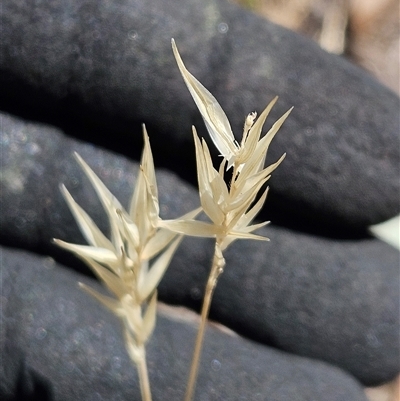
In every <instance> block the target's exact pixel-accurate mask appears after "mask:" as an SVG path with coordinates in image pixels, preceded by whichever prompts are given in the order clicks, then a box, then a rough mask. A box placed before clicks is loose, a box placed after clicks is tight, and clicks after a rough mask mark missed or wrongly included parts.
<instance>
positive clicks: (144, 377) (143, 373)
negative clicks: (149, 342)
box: [137, 346, 151, 401]
mask: <svg viewBox="0 0 400 401" xmlns="http://www.w3.org/2000/svg"><path fill="white" fill-rule="evenodd" d="M137 369H138V373H139V383H140V392H141V394H142V401H151V391H150V382H149V374H148V372H147V362H146V352H145V349H144V346H143V358H139V360H138V361H137Z"/></svg>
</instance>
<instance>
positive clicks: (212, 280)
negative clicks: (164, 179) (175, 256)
mask: <svg viewBox="0 0 400 401" xmlns="http://www.w3.org/2000/svg"><path fill="white" fill-rule="evenodd" d="M224 266H225V259H224V258H223V256H222V253H221V251H220V247H219V243H218V241H217V242H216V244H215V253H214V258H213V265H212V267H211V272H210V275H209V276H208V280H207V285H206V291H205V294H204V299H203V306H202V308H201V318H200V326H199V330H198V332H197V337H196V344H195V348H194V352H193V358H192V363H191V366H190V375H189V380H188V384H187V388H186V394H185V401H191V400H192V398H193V395H194V390H195V387H196V381H197V374H198V370H199V364H200V356H201V350H202V348H203V340H204V332H205V329H206V323H207V319H208V314H209V312H210V306H211V301H212V297H213V294H214V290H215V287H216V285H217V281H218V277H219V275H220V274H221V273H222V271H223V268H224Z"/></svg>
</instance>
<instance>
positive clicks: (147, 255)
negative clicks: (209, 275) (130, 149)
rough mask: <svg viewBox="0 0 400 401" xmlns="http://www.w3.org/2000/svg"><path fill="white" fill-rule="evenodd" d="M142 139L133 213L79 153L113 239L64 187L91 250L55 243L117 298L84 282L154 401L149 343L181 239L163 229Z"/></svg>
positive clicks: (147, 150) (146, 146)
mask: <svg viewBox="0 0 400 401" xmlns="http://www.w3.org/2000/svg"><path fill="white" fill-rule="evenodd" d="M143 137H144V149H143V153H142V159H141V165H140V170H139V174H138V177H137V181H136V186H135V190H134V193H133V196H132V200H131V203H130V208H129V213H128V212H127V211H126V210H125V209H124V208H123V206H122V205H121V204H120V203H119V201H118V200H117V199H116V198H115V196H114V195H113V194H112V193H111V192H110V191H109V190H108V189H107V188H106V186H105V185H104V184H103V183H102V181H101V180H100V179H99V178H98V177H97V175H96V174H95V173H94V172H93V170H92V169H91V168H90V167H89V166H88V165H87V164H86V163H85V161H84V160H83V159H82V158H81V157H80V156H79V155H78V154H77V153H75V157H76V159H77V161H78V163H79V164H80V166H81V167H82V169H83V171H84V173H85V174H86V176H87V177H88V179H89V181H90V182H91V184H92V185H93V188H94V189H95V191H96V193H97V195H98V198H99V199H100V201H101V203H102V206H103V208H104V210H105V211H106V213H107V215H108V220H109V225H110V231H111V239H108V238H107V237H106V236H105V235H104V234H103V233H102V232H101V231H100V229H99V228H98V227H97V225H96V224H95V223H94V222H93V220H92V219H91V218H90V216H89V215H88V214H87V213H86V212H85V211H84V210H83V209H82V208H81V207H80V206H79V205H78V204H77V203H76V202H75V200H74V199H73V197H72V196H71V194H70V193H69V192H68V190H67V189H66V188H65V186H64V185H62V186H61V192H62V194H63V196H64V198H65V200H66V202H67V204H68V206H69V208H70V210H71V212H72V214H73V216H74V217H75V220H76V222H77V223H78V225H79V228H80V230H81V232H82V234H83V236H84V237H85V239H86V241H87V242H88V243H89V245H77V244H70V243H67V242H64V241H61V240H58V239H55V240H54V242H55V243H56V244H57V245H59V246H60V247H62V248H64V249H67V250H69V251H71V252H74V253H75V254H76V255H77V256H78V257H79V258H81V259H82V260H83V261H84V262H86V264H87V265H88V266H89V267H90V268H91V269H92V270H93V272H94V273H95V274H96V275H97V277H98V278H99V279H100V280H101V281H102V282H103V283H104V284H105V286H106V287H107V288H108V290H109V291H110V292H111V293H112V294H113V295H114V297H110V296H106V295H103V294H101V293H99V292H98V291H96V290H94V289H93V288H91V287H89V286H87V285H86V284H83V283H79V284H80V286H81V287H82V288H83V289H84V290H86V291H87V292H88V293H89V294H91V295H92V296H93V297H94V298H96V299H97V300H98V301H100V302H101V303H102V304H103V305H104V306H106V307H107V308H108V309H110V310H111V311H112V312H113V313H114V314H115V315H117V316H118V317H119V318H120V319H121V321H122V323H123V330H124V336H125V342H126V347H127V350H128V353H129V355H130V357H131V359H132V360H133V361H134V362H135V363H136V364H137V365H138V369H139V374H141V380H140V382H141V390H142V399H143V400H150V399H151V396H150V388H149V385H148V378H147V369H146V368H145V343H146V342H147V341H148V339H149V338H150V336H151V334H152V332H153V329H154V326H155V322H156V303H157V286H158V284H159V282H160V280H161V278H162V277H163V275H164V273H165V271H166V269H167V267H168V265H169V263H170V261H171V259H172V256H173V255H174V252H175V251H176V249H177V247H178V245H179V243H180V241H181V238H182V236H181V235H177V234H176V233H173V232H171V231H170V230H166V229H163V228H159V227H158V224H159V222H160V221H161V219H160V217H159V202H158V190H157V182H156V176H155V171H154V163H153V157H152V153H151V149H150V143H149V138H148V135H147V132H146V130H145V128H144V127H143ZM200 210H201V209H200V208H198V209H197V210H194V211H192V212H190V213H188V214H187V215H185V216H182V217H181V219H186V218H188V219H193V218H194V217H195V216H196V215H197V214H198V213H199V212H200ZM150 262H151V263H150Z"/></svg>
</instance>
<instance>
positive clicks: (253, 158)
mask: <svg viewBox="0 0 400 401" xmlns="http://www.w3.org/2000/svg"><path fill="white" fill-rule="evenodd" d="M172 49H173V52H174V55H175V59H176V62H177V64H178V67H179V70H180V72H181V74H182V77H183V79H184V81H185V83H186V85H187V87H188V89H189V92H190V94H191V95H192V97H193V100H194V101H195V103H196V105H197V107H198V109H199V111H200V113H201V115H202V117H203V120H204V123H205V125H206V128H207V131H208V133H209V135H210V137H211V139H212V141H213V143H214V145H215V146H216V148H217V149H218V150H219V152H220V154H221V156H222V157H223V160H222V162H221V163H220V165H219V167H218V169H216V168H214V166H213V162H212V159H211V155H210V151H209V148H208V146H207V143H206V141H205V140H204V139H201V140H200V139H199V137H198V135H197V133H196V129H195V128H194V127H193V137H194V142H195V148H196V163H197V179H198V186H199V194H200V202H201V206H202V208H203V210H204V212H205V213H206V214H207V216H208V217H209V219H210V220H211V221H210V222H209V223H207V222H201V221H196V220H193V219H192V220H188V219H185V220H174V221H164V222H163V223H162V225H163V227H166V228H169V229H171V230H173V231H175V232H177V233H181V234H186V235H193V236H202V237H213V238H215V251H214V260H213V264H212V267H211V271H210V275H209V279H208V282H207V286H206V290H205V296H204V301H203V308H202V315H201V323H200V328H199V332H198V336H197V340H196V346H195V351H194V356H193V362H192V367H191V372H190V376H189V381H188V388H187V392H186V397H185V400H186V401H190V400H191V399H192V397H193V393H194V387H195V382H196V377H197V370H198V364H199V359H200V352H201V347H202V341H203V336H204V328H205V322H206V320H207V316H208V311H209V308H210V304H211V299H212V294H213V291H214V289H215V286H216V284H217V281H218V277H219V275H220V274H221V273H222V272H223V270H224V267H225V259H224V256H223V252H224V251H225V249H226V248H227V247H228V246H229V245H230V244H231V243H232V242H233V241H235V240H237V239H255V240H261V241H267V240H268V238H265V237H263V236H260V235H257V234H254V233H253V232H254V231H256V230H257V229H259V228H260V227H263V226H265V225H266V224H268V222H263V223H258V224H252V221H253V219H254V218H255V217H256V215H257V214H258V212H259V211H260V210H261V208H262V207H263V205H264V202H265V200H266V197H267V192H268V188H267V189H263V188H264V185H265V183H266V182H267V181H268V179H269V178H270V176H271V173H272V172H273V171H274V170H275V169H276V168H277V167H278V166H279V164H280V163H281V162H282V161H283V159H284V157H285V154H283V155H282V156H281V158H280V159H279V160H277V161H276V162H275V163H273V164H271V165H269V166H267V167H264V164H265V159H266V156H267V151H268V147H269V145H270V143H271V141H272V139H273V138H274V136H275V135H276V133H277V132H278V130H279V128H280V127H281V126H282V124H283V123H284V121H285V120H286V118H287V117H288V115H289V114H290V112H291V110H292V109H290V110H288V111H287V112H286V113H285V114H284V115H283V116H282V117H281V118H280V119H279V120H277V121H276V122H275V123H274V124H273V126H272V128H271V129H270V130H269V131H268V132H267V133H266V134H265V135H264V136H263V137H261V131H262V127H263V125H264V122H265V120H266V118H267V116H268V114H269V112H270V110H271V109H272V107H273V106H274V104H275V103H276V101H277V98H275V99H273V100H272V101H271V102H270V103H269V105H268V106H267V107H266V108H265V110H264V111H263V112H262V113H261V115H260V117H259V118H258V119H257V114H256V113H250V114H249V115H248V116H247V118H246V119H245V123H244V127H243V135H242V140H241V142H240V143H238V142H237V141H236V140H235V137H234V135H233V133H232V129H231V126H230V123H229V120H228V118H227V116H226V114H225V113H224V111H223V109H222V107H221V106H220V105H219V103H218V102H217V100H216V99H215V98H214V96H213V95H212V94H211V93H210V92H209V91H208V90H207V89H206V88H205V87H204V86H203V85H202V84H201V83H200V82H199V81H198V80H197V79H196V78H195V77H194V76H193V75H192V74H191V73H190V72H189V71H188V70H187V68H186V67H185V65H184V63H183V61H182V58H181V56H180V54H179V52H178V49H177V47H176V44H175V41H174V40H173V39H172ZM230 169H232V175H231V178H230V181H229V183H228V184H227V183H226V182H225V179H224V175H225V170H227V171H228V170H230ZM260 191H262V194H261V196H260V197H259V198H258V199H257V197H258V196H259V192H260Z"/></svg>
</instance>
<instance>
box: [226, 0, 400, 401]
mask: <svg viewBox="0 0 400 401" xmlns="http://www.w3.org/2000/svg"><path fill="white" fill-rule="evenodd" d="M232 1H233V2H236V3H238V4H240V5H241V6H243V7H245V8H247V9H250V10H252V11H253V12H255V13H257V14H259V15H262V16H264V17H266V18H267V19H269V20H270V21H272V22H275V23H277V24H279V25H281V26H284V27H286V28H288V29H291V30H294V31H296V32H298V33H300V34H302V35H305V36H308V37H310V38H311V39H313V40H314V41H315V42H317V43H318V44H319V45H320V46H321V47H322V48H323V49H325V50H326V51H328V52H331V53H335V54H338V55H341V56H343V57H345V58H347V59H349V60H350V61H352V62H353V63H355V64H357V65H358V66H360V67H361V68H363V69H365V70H367V71H369V72H370V73H371V74H372V75H374V76H375V77H376V78H377V79H378V80H379V81H380V82H381V83H383V84H384V85H386V86H387V87H389V88H390V89H392V90H393V91H394V92H396V93H397V94H400V77H399V64H400V3H399V1H398V0H232ZM399 118H400V117H399ZM399 146H400V135H399ZM399 179H400V178H399ZM375 231H377V232H375ZM375 231H374V234H375V235H377V236H378V237H381V238H382V239H385V238H384V237H385V236H388V237H390V238H394V240H392V241H393V243H394V245H396V242H397V246H398V243H399V218H397V220H393V221H392V222H391V223H390V224H387V225H386V227H384V228H383V229H381V228H378V230H375ZM389 242H390V241H389ZM399 282H400V278H399ZM399 357H400V356H399ZM366 394H367V396H368V398H369V399H370V400H371V401H399V400H400V376H399V377H398V378H397V379H395V380H394V381H393V382H391V383H388V384H386V385H384V386H380V387H377V388H368V389H366Z"/></svg>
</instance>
